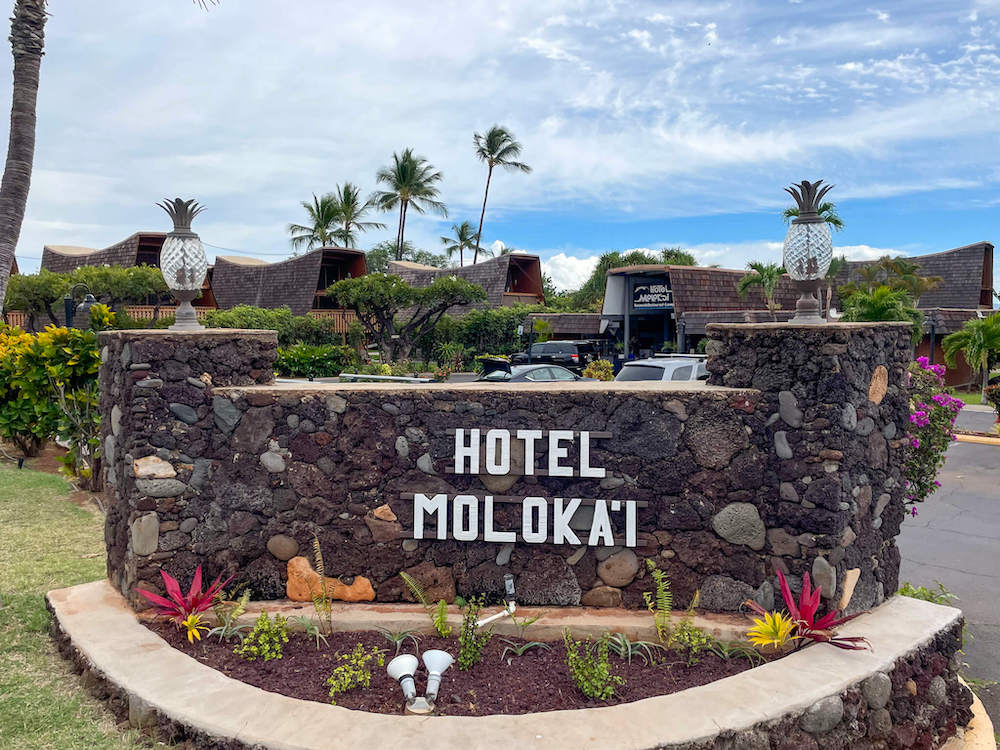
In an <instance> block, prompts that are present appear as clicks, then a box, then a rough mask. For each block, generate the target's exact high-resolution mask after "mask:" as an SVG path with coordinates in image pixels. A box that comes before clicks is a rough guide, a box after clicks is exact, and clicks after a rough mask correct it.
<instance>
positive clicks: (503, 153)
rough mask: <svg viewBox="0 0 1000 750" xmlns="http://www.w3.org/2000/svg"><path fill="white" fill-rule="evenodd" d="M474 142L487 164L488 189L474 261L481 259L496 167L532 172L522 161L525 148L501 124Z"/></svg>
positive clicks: (480, 135)
mask: <svg viewBox="0 0 1000 750" xmlns="http://www.w3.org/2000/svg"><path fill="white" fill-rule="evenodd" d="M472 142H473V144H475V147H476V157H477V158H478V159H479V161H481V162H483V163H484V164H486V190H484V191H483V210H482V212H481V213H480V214H479V229H478V231H477V232H476V245H475V252H474V253H473V256H472V262H473V263H476V262H477V261H478V260H479V245H480V242H481V240H482V237H483V220H484V219H485V218H486V201H487V199H488V198H489V195H490V180H492V179H493V170H494V169H495V168H496V167H500V168H502V169H507V170H512V171H520V172H530V171H531V167H529V166H528V165H527V164H525V163H524V162H522V161H518V159H520V158H521V151H522V150H523V149H524V146H522V145H521V144H520V143H519V142H518V141H517V140H516V139H515V138H514V134H513V133H512V132H510V131H509V130H507V129H506V128H505V127H502V126H501V125H494V126H493V127H491V128H490V129H489V130H487V131H486V133H485V134H480V133H476V134H474V135H473V136H472Z"/></svg>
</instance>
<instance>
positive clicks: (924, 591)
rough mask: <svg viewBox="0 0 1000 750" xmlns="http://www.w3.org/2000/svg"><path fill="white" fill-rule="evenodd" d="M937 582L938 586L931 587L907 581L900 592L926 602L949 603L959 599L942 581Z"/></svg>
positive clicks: (901, 594) (902, 594)
mask: <svg viewBox="0 0 1000 750" xmlns="http://www.w3.org/2000/svg"><path fill="white" fill-rule="evenodd" d="M935 583H936V584H937V588H936V589H931V588H927V587H926V586H914V585H913V584H912V583H910V582H909V581H907V582H906V583H904V584H903V586H902V587H901V588H900V589H899V592H898V593H899V595H900V596H908V597H910V598H911V599H923V600H924V601H925V602H932V603H934V604H948V603H950V602H954V601H958V597H957V596H955V594H953V593H951V592H950V591H949V590H948V589H946V588H945V586H944V584H943V583H941V581H935Z"/></svg>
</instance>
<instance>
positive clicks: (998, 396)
mask: <svg viewBox="0 0 1000 750" xmlns="http://www.w3.org/2000/svg"><path fill="white" fill-rule="evenodd" d="M986 402H987V403H988V404H989V405H990V406H992V407H993V411H995V412H996V414H997V419H1000V385H991V386H987V388H986Z"/></svg>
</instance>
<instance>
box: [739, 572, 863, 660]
mask: <svg viewBox="0 0 1000 750" xmlns="http://www.w3.org/2000/svg"><path fill="white" fill-rule="evenodd" d="M778 583H779V584H780V585H781V596H782V597H784V599H785V606H786V607H787V608H788V614H790V615H791V616H792V620H793V621H794V622H795V628H794V633H793V635H792V638H795V639H798V641H799V643H798V645H797V646H796V648H801V647H802V646H803V645H804V644H805V642H806V641H814V642H816V643H829V644H830V645H831V646H836V647H837V648H843V649H847V650H850V651H862V650H864V649H865V648H871V644H870V643H869V642H868V639H867V638H863V637H862V636H838V635H837V633H836V631H835V630H834V628H836V627H837V626H839V625H843V624H844V623H845V622H849V621H851V620H853V619H854V618H855V617H858V616H859V615H862V614H864V612H858V613H856V614H853V615H845V616H843V617H838V616H837V610H832V611H830V612H827V613H826V614H825V615H823V616H822V617H820V618H819V619H816V613H817V612H818V611H819V601H820V594H821V592H822V590H823V587H822V586H817V587H816V590H815V591H813V590H812V586H811V584H810V581H809V574H808V573H805V574H804V575H803V576H802V591H801V593H800V594H799V601H798V602H796V601H795V597H793V596H792V590H791V589H790V588H789V586H788V581H786V580H785V576H784V575H783V574H782V572H781V571H780V570H779V571H778ZM746 605H747V606H748V607H749V608H750V609H752V610H753V611H754V612H756V613H757V614H759V615H765V616H766V615H767V614H768V612H767V610H766V609H764V608H763V607H762V606H760V605H759V604H758V603H757V602H755V601H753V600H752V599H751V600H748V601H747V602H746Z"/></svg>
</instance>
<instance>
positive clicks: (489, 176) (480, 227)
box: [472, 164, 493, 265]
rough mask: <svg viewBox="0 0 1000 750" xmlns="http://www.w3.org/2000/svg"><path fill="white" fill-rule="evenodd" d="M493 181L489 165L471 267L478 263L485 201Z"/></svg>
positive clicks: (491, 167) (491, 168)
mask: <svg viewBox="0 0 1000 750" xmlns="http://www.w3.org/2000/svg"><path fill="white" fill-rule="evenodd" d="M491 179H493V165H492V164H490V169H489V171H488V172H487V173H486V192H484V193H483V210H482V211H481V212H480V214H479V231H478V232H476V251H475V253H473V255H472V265H476V263H477V262H478V261H479V240H480V239H481V238H482V236H483V219H484V218H486V199H487V198H488V197H489V195H490V180H491Z"/></svg>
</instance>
